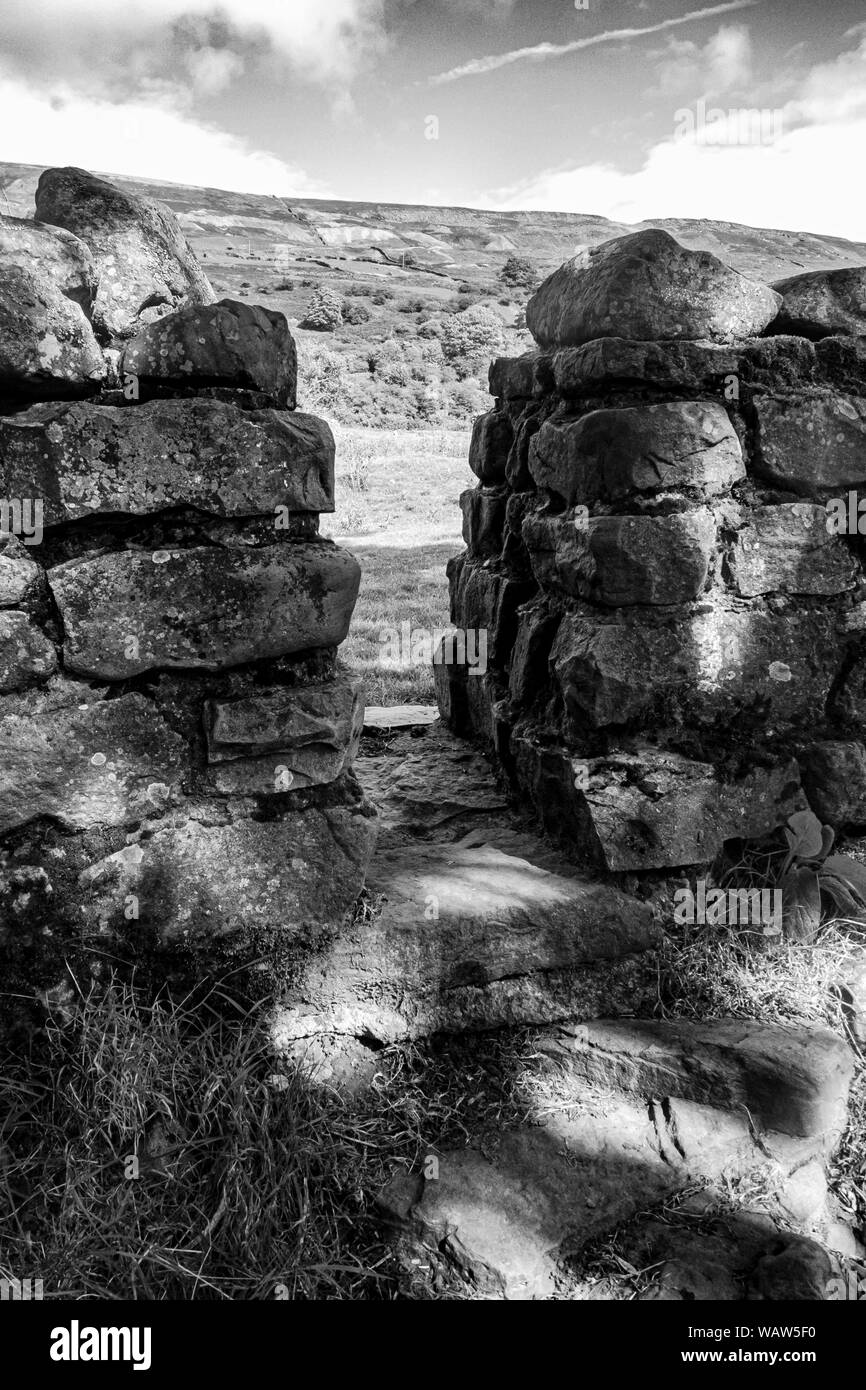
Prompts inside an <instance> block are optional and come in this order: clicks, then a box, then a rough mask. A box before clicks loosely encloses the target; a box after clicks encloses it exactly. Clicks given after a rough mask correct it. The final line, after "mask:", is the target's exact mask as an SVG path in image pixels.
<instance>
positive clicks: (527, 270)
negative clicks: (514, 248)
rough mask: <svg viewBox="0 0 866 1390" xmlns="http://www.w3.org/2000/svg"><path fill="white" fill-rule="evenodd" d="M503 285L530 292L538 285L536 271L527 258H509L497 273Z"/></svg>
mask: <svg viewBox="0 0 866 1390" xmlns="http://www.w3.org/2000/svg"><path fill="white" fill-rule="evenodd" d="M499 278H500V280H501V281H502V283H503V285H511V286H512V287H513V288H515V289H518V288H519V289H524V290H531V289H534V288H535V286H536V285H537V284H538V271H537V270H536V269H535V266H534V265H533V264H532V261H531V260H530V259H529V257H528V256H509V257H508V260H507V261H506V262H505V265H504V266H503V267H502V269H501V270H500V272H499Z"/></svg>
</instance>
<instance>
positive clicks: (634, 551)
mask: <svg viewBox="0 0 866 1390" xmlns="http://www.w3.org/2000/svg"><path fill="white" fill-rule="evenodd" d="M715 539H716V527H715V521H714V518H713V514H712V512H709V511H707V510H705V509H702V510H700V511H694V512H678V513H676V514H674V515H672V516H598V517H589V518H588V519H587V520H585V521H584V520H583V519H582V518H581V519H580V520H578V521H577V522H575V521H568V520H566V521H565V523H564V524H561V525H560V527H559V528H558V536H557V545H556V550H555V561H554V566H555V573H556V580H557V582H558V584H559V585H560V586H561V587H562V588H563V589H565V590H566V592H568V593H572V594H577V595H579V596H581V597H585V598H591V599H593V600H594V601H595V602H597V603H603V604H606V605H607V606H609V607H621V606H623V605H627V604H641V603H647V604H672V603H687V602H689V601H690V600H691V599H694V598H696V597H697V595H698V594H699V593H700V592H701V590H702V589H703V588H704V585H705V584H706V581H707V573H708V570H709V564H710V559H711V557H712V555H713V551H714V545H715Z"/></svg>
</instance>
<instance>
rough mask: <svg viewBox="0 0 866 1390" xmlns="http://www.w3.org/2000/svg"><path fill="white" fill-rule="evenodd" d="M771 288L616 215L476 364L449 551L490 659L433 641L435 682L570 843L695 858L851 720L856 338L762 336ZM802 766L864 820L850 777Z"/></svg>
mask: <svg viewBox="0 0 866 1390" xmlns="http://www.w3.org/2000/svg"><path fill="white" fill-rule="evenodd" d="M775 298H776V297H775V295H774V293H773V292H771V291H768V290H766V289H765V288H764V287H762V286H758V285H751V284H750V283H749V282H747V281H744V280H742V277H740V276H735V275H733V274H732V272H729V271H728V270H726V269H725V267H723V266H721V265H719V263H718V262H715V261H714V258H713V257H711V256H706V255H703V254H700V255H699V254H696V253H692V252H687V251H683V249H682V248H680V247H678V246H677V245H676V243H675V242H673V240H672V239H671V238H670V237H669V236H668V235H667V234H666V233H663V232H657V231H653V232H645V233H637V234H635V235H634V236H629V237H624V238H621V239H619V240H617V241H614V242H610V243H607V244H606V245H604V246H602V247H599V248H597V249H596V250H595V251H592V252H588V253H586V255H584V256H583V257H578V258H576V260H575V261H572V262H568V263H567V264H566V265H565V266H564V267H562V268H561V269H560V270H559V271H557V272H555V274H554V275H552V276H551V277H550V279H549V280H548V281H546V282H545V284H544V285H543V286H542V287H541V289H540V290H539V291H538V292H537V294H536V296H535V298H534V300H533V301H531V304H530V313H529V315H528V321H529V322H530V324H531V326H532V327H533V330H534V332H535V336H536V338H537V339H538V341H539V343H540V344H541V348H542V351H539V352H535V353H528V354H525V355H524V356H523V357H521V358H518V359H514V360H507V359H502V360H500V361H499V362H497V363H494V365H493V367H492V368H491V373H490V377H491V387H492V389H493V391H494V392H495V393H496V402H495V407H494V409H493V410H492V411H490V412H489V413H488V415H487V416H486V417H484V421H483V423H480V424H479V425H477V426H476V429H475V432H474V434H473V468H474V471H475V473H476V474H477V476H478V478H479V479H480V486H479V487H478V488H476V489H475V491H474V492H472V491H470V492H469V493H468V494H464V496H463V498H462V499H461V505H462V507H463V512H464V518H465V519H466V525H465V529H464V536H465V539H466V541H467V550H466V551H465V552H464V553H463V555H462V556H460V557H456V558H455V559H454V560H453V561H451V562H450V564H449V579H450V584H451V604H452V614H451V616H452V621H453V623H454V625H455V628H456V629H457V630H458V631H463V632H466V631H471V630H473V629H480V630H482V631H485V632H486V650H487V653H488V663H487V672H486V674H485V675H484V677H483V678H479V677H478V676H477V675H476V676H470V675H469V670H468V665H466V664H464V665H461V664H459V663H454V662H452V663H451V664H449V665H447V666H442V667H440V668H438V669H437V685H438V690H439V692H440V707H441V709H442V712H443V715H444V716H445V717H446V718H447V719H448V720H449V722H450V723H451V726H452V727H453V728H455V729H456V730H458V731H459V732H462V733H464V734H470V735H473V736H475V737H477V738H479V739H480V740H481V741H482V742H483V744H484V745H485V746H486V748H487V749H488V751H489V752H490V753H491V754H492V755H493V756H494V757H495V759H496V760H497V762H498V764H499V766H500V768H501V770H502V771H503V773H504V774H505V775H506V776H507V777H508V778H509V779H510V781H511V783H512V785H513V786H515V787H516V788H517V789H518V790H519V791H520V792H521V793H522V795H523V796H524V797H525V798H526V799H527V800H528V801H529V802H530V804H531V805H532V806H533V807H534V808H535V810H536V812H537V813H538V815H539V817H540V818H541V820H542V821H543V823H544V824H545V825H546V826H547V827H548V828H549V829H550V830H551V831H553V832H554V833H555V834H556V835H557V836H558V838H559V839H560V840H561V841H562V842H563V844H564V845H566V846H567V847H568V849H569V851H570V853H572V854H573V855H574V856H575V857H576V859H577V860H578V861H579V862H582V863H584V864H585V865H587V866H589V865H594V866H596V867H599V868H604V869H607V870H611V871H614V872H618V873H622V872H628V871H636V872H642V871H647V870H661V869H665V868H674V867H678V868H682V867H688V866H700V865H703V866H705V867H706V866H708V865H709V864H710V863H711V861H712V860H713V859H714V858H715V857H716V855H717V854H718V853H719V851H720V850H721V849H722V847H723V846H724V844H725V842H726V841H727V840H733V839H738V838H742V837H746V838H750V837H760V836H762V835H766V834H769V833H771V832H773V831H774V830H775V829H777V828H778V827H779V826H780V825H781V824H782V823H783V822H784V821H785V820H786V819H787V817H788V816H789V815H790V814H792V812H793V811H794V810H795V809H797V808H798V807H803V806H805V805H806V804H807V801H806V795H805V794H804V791H803V788H802V787H801V786H800V775H799V768H800V767H809V768H810V769H813V768H814V769H817V768H819V767H820V765H821V761H820V756H817V755H816V756H815V757H812V756H811V755H810V749H812V748H821V747H825V748H829V747H833V746H837V745H839V744H846V743H847V744H850V743H851V741H852V740H853V741H856V740H859V738H860V737H861V730H862V718H863V715H864V713H866V703H864V700H866V697H864V695H863V693H862V691H863V689H864V681H863V677H862V674H861V665H862V662H861V658H860V648H861V645H862V642H863V632H864V624H866V618H864V607H863V604H864V599H866V576H864V572H863V565H862V554H861V549H860V541H859V531H858V518H859V515H860V513H859V512H858V509H857V500H858V494H857V490H858V489H861V490H866V433H864V428H866V426H864V422H866V358H864V356H863V354H862V352H860V351H859V349H858V347H857V346H856V344H855V343H854V342H853V341H852V340H851V339H850V337H849V338H847V339H846V338H842V337H834V338H825V339H824V340H822V341H820V342H818V343H812V342H810V341H807V340H806V339H803V338H798V337H791V336H767V337H762V338H759V337H758V336H757V335H758V334H761V333H763V332H768V331H769V330H767V323H768V322H769V319H770V318H772V316H773V313H774V312H775V309H774V306H775ZM652 338H656V339H659V340H660V341H647V340H648V339H652ZM713 340H716V341H713ZM509 440H510V441H511V443H510V444H509V443H508V441H509ZM506 449H507V450H508V452H507V455H506ZM504 455H506V461H505V465H504V467H503V456H504ZM852 496H853V503H852V501H851V497H852ZM852 516H853V525H852V524H851V517H852ZM474 640H475V641H476V643H477V642H478V641H480V637H475V638H474ZM854 766H856V767H859V766H860V764H859V763H857V762H855V764H854ZM810 778H811V782H810V785H811V786H812V787H813V788H815V789H816V795H818V794H820V802H821V807H822V814H825V815H826V816H827V817H828V818H829V819H830V820H831V821H832V823H833V824H835V825H836V826H843V825H845V824H851V823H862V819H863V811H862V808H863V806H864V805H866V793H864V792H862V791H861V789H860V785H859V783H857V784H856V786H852V784H851V781H850V777H849V778H848V779H847V781H846V788H845V794H844V795H840V794H839V793H838V791H835V792H834V791H833V790H832V785H831V784H832V778H831V777H829V776H826V775H824V776H822V777H819V776H818V773H817V772H814V771H812V772H810ZM819 785H820V787H821V788H822V789H823V790H821V791H820V793H819V792H818V788H819ZM831 812H832V814H830V813H831Z"/></svg>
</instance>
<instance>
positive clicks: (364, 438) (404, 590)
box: [321, 426, 477, 705]
mask: <svg viewBox="0 0 866 1390" xmlns="http://www.w3.org/2000/svg"><path fill="white" fill-rule="evenodd" d="M334 434H335V436H336V439H337V510H336V512H335V513H334V514H333V515H332V516H323V517H322V527H321V529H322V533H323V534H324V535H327V536H330V537H332V538H333V539H334V540H336V541H338V542H339V543H340V545H343V546H345V547H346V548H347V549H348V550H351V551H352V553H353V554H354V555H356V556H357V558H358V560H359V562H360V565H361V570H362V578H361V593H360V597H359V599H358V606H357V608H356V609H355V616H354V618H353V620H352V627H351V631H350V633H349V636H348V639H347V640H346V642H345V643H344V644H343V646H342V647H341V649H340V656H341V659H342V661H343V663H344V664H345V665H346V666H347V667H348V668H349V669H350V670H352V671H355V672H357V673H358V674H360V675H362V676H363V677H364V680H365V683H366V688H367V702H368V704H373V705H395V704H401V703H403V702H409V703H419V704H432V703H434V695H433V678H432V674H431V671H430V667H429V665H428V664H427V662H426V660H411V656H412V654H411V652H406V653H405V655H406V658H407V660H408V661H409V663H410V664H406V665H402V664H400V665H398V666H394V665H393V664H391V663H390V662H389V660H388V657H389V655H390V653H389V652H388V650H387V648H386V645H385V644H384V643H383V641H382V633H383V631H384V630H385V629H389V628H390V629H396V630H397V631H400V629H401V626H402V624H404V623H407V622H408V623H409V625H410V630H415V631H417V630H418V629H422V628H423V629H425V630H427V631H432V630H434V629H435V628H442V627H447V626H448V586H447V583H446V580H445V563H446V561H447V560H448V558H449V556H451V555H454V554H456V553H457V552H458V551H459V550H461V549H462V547H463V541H462V537H461V515H460V508H459V506H458V504H457V499H458V497H459V496H460V493H461V492H462V491H463V489H464V488H466V487H470V486H472V484H473V483H475V482H476V481H477V479H476V478H475V477H474V475H473V474H472V473H471V471H470V469H469V465H468V463H467V461H466V460H467V457H468V452H469V432H468V431H464V430H365V429H360V428H340V427H339V426H334Z"/></svg>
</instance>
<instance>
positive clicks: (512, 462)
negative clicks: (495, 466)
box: [505, 411, 541, 492]
mask: <svg viewBox="0 0 866 1390" xmlns="http://www.w3.org/2000/svg"><path fill="white" fill-rule="evenodd" d="M540 427H541V420H540V418H539V415H538V412H537V411H533V412H531V413H528V414H526V415H524V416H523V417H522V418H521V420H520V421H519V422H518V424H517V426H516V428H515V431H514V442H513V444H512V445H511V450H510V452H509V455H508V462H507V464H506V465H505V478H506V481H507V483H508V486H509V487H510V488H511V490H512V492H529V491H532V490H534V487H535V484H534V482H533V480H532V474H531V473H530V471H529V446H530V444H531V443H532V439H533V436H534V435H536V434H537V433H538V430H539V429H540Z"/></svg>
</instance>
